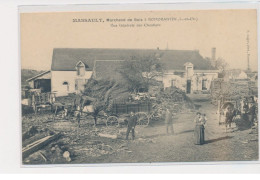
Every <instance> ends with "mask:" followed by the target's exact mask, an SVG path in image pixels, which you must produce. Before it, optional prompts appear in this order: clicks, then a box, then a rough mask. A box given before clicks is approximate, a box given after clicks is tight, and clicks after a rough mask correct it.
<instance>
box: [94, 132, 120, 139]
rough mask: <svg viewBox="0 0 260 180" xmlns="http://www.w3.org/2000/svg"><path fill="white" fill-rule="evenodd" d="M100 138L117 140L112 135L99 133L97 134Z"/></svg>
mask: <svg viewBox="0 0 260 180" xmlns="http://www.w3.org/2000/svg"><path fill="white" fill-rule="evenodd" d="M98 135H99V136H100V137H105V138H110V139H117V135H113V134H103V133H99V134H98Z"/></svg>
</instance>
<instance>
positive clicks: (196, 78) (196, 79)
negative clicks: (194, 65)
mask: <svg viewBox="0 0 260 180" xmlns="http://www.w3.org/2000/svg"><path fill="white" fill-rule="evenodd" d="M216 78H218V73H202V72H201V73H194V75H193V77H192V86H191V88H192V92H194V91H202V81H203V80H206V81H205V87H206V90H210V85H211V81H212V80H213V79H216Z"/></svg>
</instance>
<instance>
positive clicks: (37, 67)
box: [19, 9, 259, 166]
mask: <svg viewBox="0 0 260 180" xmlns="http://www.w3.org/2000/svg"><path fill="white" fill-rule="evenodd" d="M19 18H20V32H19V33H20V59H21V72H20V75H21V86H20V87H21V89H20V90H21V122H20V124H21V140H20V141H21V146H22V147H21V154H22V164H23V165H25V166H26V165H46V164H50V165H51V164H107V163H176V162H178V163H183V162H188V163H190V162H192V163H199V162H200V163H201V162H227V161H228V162H237V161H242V162H248V161H249V162H254V161H255V162H256V161H258V160H259V149H258V147H259V143H258V142H259V140H258V47H257V44H258V41H257V10H256V9H218V10H213V9H212V10H149V11H148V10H147V11H145V10H142V11H78V12H73V11H71V12H20V13H19Z"/></svg>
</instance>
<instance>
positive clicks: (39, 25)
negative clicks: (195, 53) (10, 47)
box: [20, 10, 257, 70]
mask: <svg viewBox="0 0 260 180" xmlns="http://www.w3.org/2000/svg"><path fill="white" fill-rule="evenodd" d="M20 17H21V21H20V25H21V27H20V29H21V61H22V62H21V64H22V68H31V69H37V70H48V69H50V66H51V60H52V52H53V48H131V49H132V48H134V49H138V48H142V49H155V48H157V47H159V48H160V49H166V48H167V44H168V49H176V50H195V49H196V50H199V51H200V54H201V55H202V56H204V57H210V56H211V48H212V47H216V57H217V58H218V57H221V58H224V59H225V60H226V61H227V62H228V63H229V64H230V67H231V68H242V69H246V68H247V58H248V55H249V58H250V67H251V68H252V69H253V70H256V69H257V34H256V32H257V16H256V10H203V11H199V10H196V11H176V10H175V11H146V12H142V11H139V12H135V11H132V12H130V11H129V12H58V13H23V14H21V16H20ZM135 18H136V19H139V20H140V19H142V20H143V21H134V19H135ZM145 18H146V21H144V20H145ZM148 18H165V19H164V21H147V20H148ZM167 18H168V20H167ZM73 19H85V21H88V22H73ZM92 19H94V20H92ZM95 19H98V22H89V21H95ZM99 19H102V20H101V22H100V21H99ZM107 19H126V20H127V19H132V21H126V22H114V23H113V24H114V25H117V27H112V26H111V24H112V22H108V21H107ZM169 19H171V20H169ZM103 21H104V22H103ZM119 24H123V25H126V24H134V25H135V27H119ZM137 24H141V25H142V26H141V27H137ZM144 24H159V26H152V27H147V26H144Z"/></svg>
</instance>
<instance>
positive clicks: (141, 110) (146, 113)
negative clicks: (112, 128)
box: [106, 100, 152, 126]
mask: <svg viewBox="0 0 260 180" xmlns="http://www.w3.org/2000/svg"><path fill="white" fill-rule="evenodd" d="M151 107H152V103H151V102H150V101H148V100H147V101H137V102H126V101H123V102H122V101H121V102H117V101H114V102H113V105H112V110H111V115H110V116H108V117H107V121H106V125H107V126H109V125H118V124H119V123H124V122H125V120H126V119H127V118H128V117H129V116H130V113H131V112H134V113H135V116H137V125H140V126H148V125H149V123H150V119H151V115H152V113H151Z"/></svg>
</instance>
